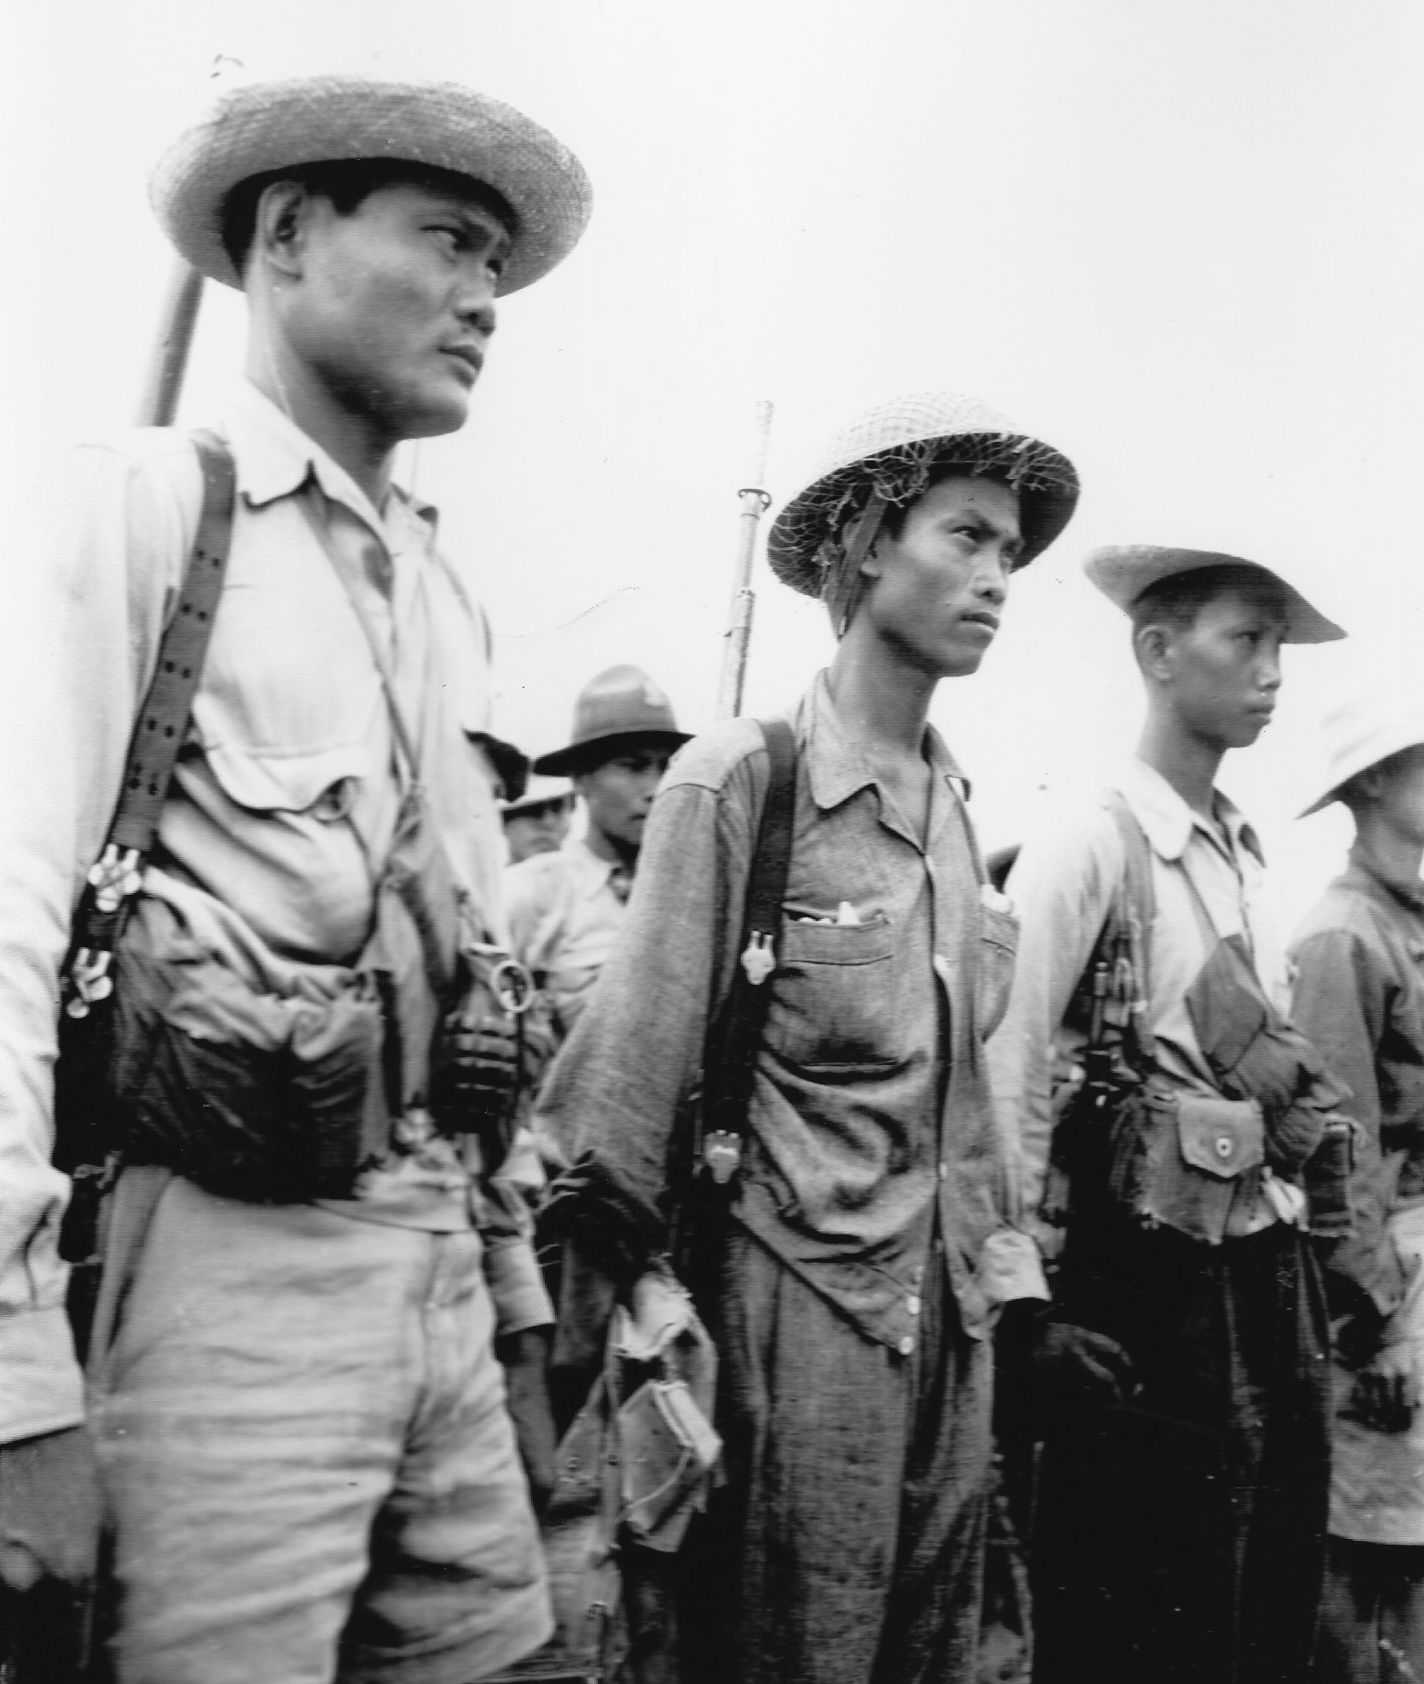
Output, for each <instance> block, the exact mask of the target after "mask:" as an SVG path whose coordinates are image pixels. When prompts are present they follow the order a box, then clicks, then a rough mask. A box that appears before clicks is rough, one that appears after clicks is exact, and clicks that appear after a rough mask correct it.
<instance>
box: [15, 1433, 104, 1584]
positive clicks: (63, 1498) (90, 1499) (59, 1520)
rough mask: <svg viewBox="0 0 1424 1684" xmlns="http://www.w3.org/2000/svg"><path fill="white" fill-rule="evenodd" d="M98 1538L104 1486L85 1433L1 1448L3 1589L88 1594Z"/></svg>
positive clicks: (50, 1436)
mask: <svg viewBox="0 0 1424 1684" xmlns="http://www.w3.org/2000/svg"><path fill="white" fill-rule="evenodd" d="M98 1534H99V1481H98V1475H97V1472H96V1469H95V1465H94V1450H93V1446H92V1445H91V1443H90V1441H89V1434H88V1433H87V1432H86V1431H85V1429H84V1428H82V1427H71V1428H69V1429H68V1430H67V1431H64V1432H57V1433H45V1434H43V1435H42V1436H40V1437H38V1438H24V1439H18V1440H16V1441H15V1442H14V1443H13V1444H4V1445H0V1584H3V1585H4V1586H6V1587H7V1588H8V1589H9V1590H12V1591H17V1592H29V1591H31V1590H34V1589H35V1588H36V1587H38V1586H39V1585H41V1584H42V1583H43V1582H44V1581H46V1580H49V1581H57V1582H59V1583H60V1584H63V1585H67V1586H71V1587H73V1588H75V1589H78V1590H83V1589H85V1588H86V1587H87V1586H88V1584H89V1582H90V1580H91V1579H92V1578H93V1574H94V1553H95V1548H96V1545H97V1541H98Z"/></svg>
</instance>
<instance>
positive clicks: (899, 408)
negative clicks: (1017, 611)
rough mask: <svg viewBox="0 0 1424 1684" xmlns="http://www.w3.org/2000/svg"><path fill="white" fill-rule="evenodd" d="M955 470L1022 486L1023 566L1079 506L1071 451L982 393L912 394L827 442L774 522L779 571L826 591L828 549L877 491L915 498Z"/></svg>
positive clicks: (903, 499) (772, 547) (772, 553)
mask: <svg viewBox="0 0 1424 1684" xmlns="http://www.w3.org/2000/svg"><path fill="white" fill-rule="evenodd" d="M950 467H957V468H962V469H963V471H964V472H965V473H969V474H986V475H990V476H992V477H995V478H1002V479H1004V480H1005V481H1006V482H1007V483H1008V484H1009V485H1010V486H1012V487H1013V489H1014V490H1015V491H1016V492H1017V493H1018V497H1019V525H1020V529H1021V531H1022V533H1023V549H1022V550H1021V551H1020V553H1019V558H1018V565H1019V566H1020V567H1022V566H1026V565H1027V564H1028V563H1029V562H1030V561H1032V560H1033V559H1034V557H1035V556H1037V555H1040V554H1041V553H1042V552H1043V551H1044V550H1046V549H1047V548H1048V546H1049V545H1050V544H1051V543H1052V542H1053V540H1054V539H1055V538H1056V537H1057V536H1058V535H1059V533H1061V532H1062V530H1063V528H1064V527H1065V526H1067V524H1068V521H1069V519H1070V518H1071V516H1072V514H1073V510H1074V509H1075V508H1076V507H1077V504H1078V473H1077V470H1076V469H1075V468H1074V466H1073V464H1072V463H1071V462H1070V461H1069V460H1068V458H1067V457H1066V456H1065V455H1064V454H1063V453H1062V451H1060V450H1055V449H1054V447H1053V446H1052V445H1051V444H1045V443H1044V442H1043V441H1042V440H1041V439H1036V438H1033V437H1031V436H1030V435H1029V434H1027V433H1025V432H1023V431H1022V430H1021V429H1020V428H1018V427H1016V426H1015V425H1014V424H1013V422H1012V421H1010V420H1009V419H1008V418H1007V417H1006V416H1003V415H1001V414H1000V413H999V412H998V411H997V410H995V409H991V408H990V407H989V405H988V404H986V403H981V402H980V401H979V399H978V398H972V397H966V396H964V395H963V394H961V393H956V392H912V393H910V394H908V395H906V396H904V397H898V398H892V399H891V400H890V401H889V402H887V403H882V404H880V405H878V406H877V407H876V408H874V409H872V410H869V411H868V412H867V413H866V414H864V415H862V416H860V417H859V418H858V419H857V420H855V421H853V422H851V424H850V425H849V426H848V427H846V428H844V429H843V430H842V431H841V432H839V433H837V434H836V435H835V437H834V438H832V439H831V440H830V441H829V443H828V444H827V445H826V446H825V448H824V449H823V451H822V452H821V454H820V456H819V457H818V459H817V461H816V463H815V465H814V467H813V468H812V470H811V472H810V474H809V475H808V477H807V479H806V483H805V486H804V487H803V489H802V490H800V491H798V492H797V493H796V495H795V496H794V497H792V498H791V499H790V501H789V502H788V503H787V504H786V505H785V507H784V508H783V509H782V510H781V512H780V514H778V515H777V517H776V519H775V520H774V521H773V522H772V526H771V531H770V533H769V535H768V537H767V559H768V561H770V563H771V570H772V572H773V573H775V574H776V576H777V577H778V578H779V579H781V580H783V581H784V582H785V583H786V584H788V585H790V586H791V587H792V589H793V590H798V591H801V592H803V593H804V594H805V595H807V596H820V595H821V587H822V582H823V578H824V572H825V567H826V565H827V560H828V558H827V556H826V552H825V550H824V548H823V546H824V545H825V543H826V540H827V539H828V538H833V537H835V536H836V535H837V534H838V533H839V532H840V531H841V530H842V529H843V528H844V526H845V524H846V522H847V521H848V520H849V519H850V517H851V516H852V515H854V514H855V513H857V511H858V510H859V509H860V508H862V507H863V506H864V504H865V502H866V500H867V498H868V497H869V494H870V493H871V492H872V491H875V492H878V493H879V495H880V496H881V497H882V498H884V500H885V501H886V502H887V503H893V504H901V503H908V502H910V501H911V500H912V499H913V498H915V497H918V496H919V495H920V494H921V493H922V492H923V491H924V489H925V487H926V486H927V485H928V484H929V481H930V479H931V477H932V476H933V475H934V474H935V473H936V472H938V471H940V470H941V469H944V468H950Z"/></svg>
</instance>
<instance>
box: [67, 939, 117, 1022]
mask: <svg viewBox="0 0 1424 1684" xmlns="http://www.w3.org/2000/svg"><path fill="white" fill-rule="evenodd" d="M113 962H114V956H113V954H112V953H110V952H109V951H108V950H107V949H106V948H100V949H98V950H96V949H94V948H92V947H81V948H80V949H79V951H78V952H77V953H76V954H75V955H74V960H73V963H72V964H71V965H70V967H69V998H68V999H67V1000H66V1001H65V1003H64V1009H65V1012H66V1013H67V1015H68V1016H70V1017H74V1018H84V1017H88V1015H89V1011H90V1008H91V1007H93V1006H97V1005H98V1004H99V1002H100V1001H101V1000H107V999H108V998H109V996H110V995H111V994H112V993H113V992H114V979H113V977H111V976H110V975H109V969H110V967H111V966H112V964H113Z"/></svg>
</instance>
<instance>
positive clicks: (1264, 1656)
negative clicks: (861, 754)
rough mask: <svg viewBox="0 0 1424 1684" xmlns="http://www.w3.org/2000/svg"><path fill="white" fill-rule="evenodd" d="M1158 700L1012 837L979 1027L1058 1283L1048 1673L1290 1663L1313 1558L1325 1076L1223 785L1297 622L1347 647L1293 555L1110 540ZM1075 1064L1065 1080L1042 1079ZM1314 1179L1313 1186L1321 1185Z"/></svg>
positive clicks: (1043, 1664)
mask: <svg viewBox="0 0 1424 1684" xmlns="http://www.w3.org/2000/svg"><path fill="white" fill-rule="evenodd" d="M1087 573H1088V577H1089V578H1090V579H1091V580H1092V581H1093V583H1094V584H1095V585H1097V586H1098V588H1099V589H1100V590H1101V591H1103V593H1104V594H1105V595H1106V596H1107V597H1108V598H1109V600H1110V601H1112V602H1113V603H1114V604H1116V605H1117V606H1118V607H1119V608H1121V609H1122V610H1123V611H1124V612H1125V613H1126V614H1127V615H1128V616H1129V618H1130V620H1131V623H1132V648H1133V653H1134V655H1135V657H1136V660H1137V664H1138V667H1139V669H1140V671H1141V674H1142V679H1143V683H1144V685H1145V687H1146V691H1147V712H1146V719H1145V721H1144V724H1143V728H1142V734H1141V737H1140V739H1139V743H1138V749H1137V754H1136V756H1135V757H1134V758H1133V759H1132V760H1130V761H1129V762H1128V764H1127V765H1126V766H1125V767H1124V768H1123V769H1122V771H1121V773H1120V774H1119V775H1118V776H1117V777H1115V778H1114V779H1113V781H1112V784H1111V786H1110V787H1109V788H1108V789H1106V790H1104V791H1101V792H1096V793H1092V792H1090V793H1087V794H1080V795H1077V796H1075V797H1074V798H1073V799H1072V801H1071V803H1070V804H1069V807H1068V810H1067V811H1064V812H1060V813H1057V814H1055V816H1054V819H1053V821H1052V822H1051V823H1045V825H1044V827H1043V830H1042V832H1041V833H1039V834H1036V835H1034V836H1031V837H1030V838H1029V839H1028V840H1027V841H1026V842H1025V843H1024V846H1023V849H1022V852H1021V853H1020V856H1019V859H1018V861H1017V863H1016V865H1015V867H1014V870H1013V871H1012V872H1011V873H1010V876H1009V879H1008V892H1009V894H1010V895H1012V896H1013V898H1014V902H1015V904H1016V905H1017V907H1018V909H1019V915H1020V918H1021V920H1022V926H1023V935H1022V941H1021V944H1020V949H1019V963H1018V967H1017V970H1016V972H1015V976H1014V985H1013V991H1012V996H1011V999H1010V1002H1009V1008H1008V1012H1007V1013H1006V1015H1005V1018H1004V1022H1003V1024H1002V1026H1001V1027H1000V1029H999V1031H998V1033H997V1034H996V1036H995V1037H994V1040H993V1042H992V1043H991V1045H990V1066H991V1071H992V1079H993V1085H994V1090H995V1098H996V1102H997V1103H998V1104H999V1105H1000V1106H1001V1108H1002V1109H1003V1112H1004V1114H1005V1123H1006V1126H1007V1127H1010V1128H1013V1129H1015V1130H1016V1131H1017V1132H1018V1133H1019V1135H1020V1137H1021V1140H1022V1147H1023V1152H1022V1157H1023V1162H1024V1167H1025V1182H1026V1185H1025V1188H1024V1193H1025V1197H1026V1202H1027V1207H1028V1212H1029V1214H1030V1216H1031V1218H1032V1219H1033V1220H1034V1221H1036V1222H1037V1223H1038V1225H1039V1232H1040V1235H1041V1238H1042V1243H1043V1247H1044V1250H1045V1251H1046V1252H1047V1253H1049V1254H1050V1255H1053V1256H1056V1257H1057V1268H1056V1279H1055V1284H1054V1295H1053V1301H1052V1302H1051V1303H1047V1302H1044V1301H1043V1300H1041V1299H1040V1300H1038V1301H1033V1300H1026V1301H1025V1302H1024V1304H1022V1305H1011V1306H1010V1308H1009V1310H1008V1311H1007V1312H1006V1314H1005V1318H1004V1324H1003V1326H1002V1328H1001V1346H1002V1348H1003V1350H1004V1354H1005V1358H1006V1361H1007V1362H1008V1363H1009V1365H1010V1372H1011V1373H1012V1374H1013V1375H1014V1377H1015V1379H1016V1380H1017V1381H1028V1382H1030V1383H1036V1385H1037V1387H1038V1390H1039V1396H1040V1399H1041V1402H1042V1404H1045V1405H1048V1406H1049V1407H1044V1408H1043V1409H1042V1414H1043V1416H1044V1417H1045V1420H1044V1438H1045V1444H1044V1451H1043V1456H1042V1460H1041V1463H1040V1474H1039V1490H1038V1506H1037V1536H1036V1539H1035V1555H1036V1577H1035V1583H1034V1621H1035V1644H1034V1677H1035V1679H1036V1680H1038V1681H1040V1684H1044V1681H1051V1684H1066V1681H1067V1680H1069V1679H1078V1678H1081V1677H1082V1676H1083V1671H1084V1667H1085V1666H1087V1667H1088V1670H1089V1671H1090V1672H1091V1673H1092V1675H1093V1677H1094V1678H1096V1679H1100V1680H1102V1681H1103V1684H1128V1681H1129V1680H1131V1681H1132V1684H1139V1681H1140V1680H1143V1679H1147V1678H1151V1679H1154V1680H1165V1679H1172V1680H1179V1681H1181V1684H1219V1681H1220V1680H1222V1679H1226V1678H1231V1679H1234V1680H1237V1681H1238V1684H1266V1681H1267V1680H1270V1681H1273V1684H1286V1681H1287V1680H1297V1679H1300V1678H1301V1677H1303V1676H1304V1674H1305V1669H1306V1667H1307V1664H1308V1660H1309V1654H1310V1644H1311V1634H1312V1629H1313V1625H1314V1619H1315V1609H1316V1602H1317V1598H1318V1591H1319V1582H1320V1573H1321V1566H1322V1533H1323V1523H1324V1500H1325V1481H1326V1468H1327V1460H1328V1435H1327V1431H1326V1413H1325V1405H1326V1400H1325V1395H1324V1390H1325V1379H1326V1363H1325V1353H1326V1350H1327V1348H1328V1339H1329V1330H1328V1327H1327V1326H1326V1323H1325V1318H1324V1313H1323V1303H1322V1297H1321V1288H1320V1279H1319V1274H1318V1270H1317V1267H1316V1263H1315V1259H1314V1256H1313V1253H1312V1251H1311V1247H1310V1241H1309V1225H1310V1221H1311V1217H1312V1210H1311V1207H1310V1204H1309V1202H1308V1198H1307V1191H1306V1183H1307V1181H1308V1180H1309V1179H1310V1173H1311V1169H1312V1167H1313V1166H1314V1165H1315V1164H1316V1163H1317V1162H1319V1161H1320V1160H1319V1159H1318V1158H1317V1154H1318V1153H1320V1152H1321V1151H1322V1150H1324V1149H1325V1148H1328V1147H1329V1146H1331V1145H1332V1144H1333V1143H1334V1142H1335V1141H1337V1140H1338V1138H1339V1135H1340V1132H1341V1130H1342V1129H1343V1128H1344V1126H1345V1125H1344V1124H1343V1123H1342V1121H1341V1120H1340V1119H1339V1118H1338V1117H1333V1116H1332V1112H1331V1105H1332V1103H1333V1101H1334V1099H1335V1098H1337V1097H1338V1094H1339V1089H1338V1087H1337V1086H1336V1085H1335V1084H1333V1083H1332V1082H1331V1081H1330V1080H1329V1078H1328V1077H1327V1076H1326V1075H1325V1074H1324V1071H1323V1066H1322V1063H1321V1060H1320V1058H1319V1055H1318V1054H1317V1053H1316V1052H1315V1050H1314V1049H1313V1048H1312V1047H1311V1046H1310V1044H1309V1043H1308V1042H1307V1041H1306V1040H1305V1039H1304V1038H1303V1037H1302V1036H1301V1035H1300V1034H1299V1033H1298V1032H1297V1031H1296V1030H1294V1029H1293V1028H1291V1026H1290V1025H1289V1024H1288V1022H1287V1021H1286V1019H1285V1018H1284V1017H1283V1016H1282V1015H1281V1011H1280V1009H1279V1007H1280V1005H1281V1004H1282V1003H1283V1000H1284V964H1283V955H1282V954H1281V953H1280V951H1279V949H1278V948H1273V947H1272V945H1271V941H1270V932H1269V928H1268V926H1267V925H1266V924H1265V923H1264V922H1263V920H1262V918H1261V910H1260V898H1259V893H1258V880H1259V878H1260V875H1261V869H1262V862H1261V854H1260V847H1259V844H1258V842H1257V840H1256V836H1255V832H1254V831H1253V830H1252V828H1251V826H1250V824H1249V823H1248V822H1247V821H1246V819H1245V818H1244V817H1243V816H1242V815H1241V813H1240V812H1239V811H1238V810H1237V809H1236V807H1235V806H1233V805H1232V803H1231V802H1230V801H1229V800H1228V799H1227V798H1226V797H1225V796H1224V795H1223V794H1222V793H1221V792H1220V790H1218V789H1217V788H1216V785H1215V779H1216V774H1217V769H1218V767H1219V765H1220V763H1221V760H1222V757H1223V756H1224V755H1225V754H1226V753H1227V751H1228V750H1230V749H1237V748H1244V747H1247V746H1248V745H1250V744H1251V743H1254V742H1255V740H1256V739H1257V737H1259V736H1260V734H1261V732H1262V731H1263V730H1264V729H1265V727H1266V725H1267V723H1268V721H1269V720H1270V717H1271V713H1272V711H1273V709H1274V707H1275V703H1276V696H1277V693H1278V691H1279V689H1280V684H1281V649H1282V646H1283V645H1284V644H1285V643H1289V642H1298V643H1315V642H1322V641H1324V640H1326V639H1330V638H1336V637H1339V636H1341V635H1342V634H1341V633H1340V631H1339V629H1338V628H1337V627H1335V626H1333V625H1331V624H1330V622H1329V621H1328V620H1326V619H1325V618H1324V617H1323V616H1322V615H1321V614H1319V613H1317V611H1316V610H1315V609H1314V608H1312V607H1311V605H1310V604H1309V603H1308V602H1307V601H1306V600H1305V599H1304V597H1303V596H1301V594H1300V593H1299V592H1298V591H1297V590H1295V589H1294V588H1293V587H1292V586H1291V585H1290V584H1289V583H1287V581H1286V580H1285V579H1283V578H1282V577H1281V576H1280V575H1279V574H1278V573H1276V572H1274V571H1272V570H1271V569H1269V568H1266V567H1263V566H1261V565H1260V564H1259V563H1255V562H1248V561H1244V560H1242V559H1241V558H1239V557H1236V556H1233V555H1229V554H1223V553H1217V552H1210V551H1200V550H1189V549H1182V548H1176V547H1170V546H1168V547H1159V546H1129V547H1124V548H1116V549H1105V550H1099V551H1096V552H1095V553H1094V554H1093V555H1092V556H1090V557H1089V559H1088V562H1087ZM1056 1068H1057V1069H1062V1070H1070V1069H1071V1070H1074V1071H1075V1076H1074V1080H1073V1081H1072V1082H1071V1083H1070V1084H1069V1086H1068V1088H1067V1089H1066V1091H1063V1092H1060V1093H1058V1094H1057V1095H1055V1094H1053V1093H1052V1092H1051V1087H1052V1081H1053V1075H1054V1071H1055V1069H1056ZM1326 1190H1327V1189H1325V1188H1323V1187H1322V1188H1321V1189H1320V1191H1321V1192H1322V1193H1323V1192H1325V1191H1326Z"/></svg>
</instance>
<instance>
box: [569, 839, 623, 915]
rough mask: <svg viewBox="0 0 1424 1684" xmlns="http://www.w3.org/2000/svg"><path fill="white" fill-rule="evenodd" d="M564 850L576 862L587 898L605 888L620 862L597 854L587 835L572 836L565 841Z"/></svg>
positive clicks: (585, 897)
mask: <svg viewBox="0 0 1424 1684" xmlns="http://www.w3.org/2000/svg"><path fill="white" fill-rule="evenodd" d="M563 851H564V853H566V854H568V855H569V856H570V858H571V859H572V860H573V861H574V862H575V869H576V870H577V873H578V877H579V881H580V882H581V884H582V886H583V893H584V899H585V900H589V899H592V897H593V896H594V895H596V894H597V893H598V892H599V890H600V889H602V888H603V886H604V885H605V884H606V883H607V882H608V879H609V878H610V877H611V876H612V875H613V872H614V869H615V868H616V866H617V864H618V862H617V861H616V860H606V859H604V857H603V855H602V854H596V853H595V852H594V851H593V849H592V847H591V846H590V845H589V840H588V838H587V837H586V836H571V837H570V838H569V839H568V841H567V842H565V843H564V846H563Z"/></svg>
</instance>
